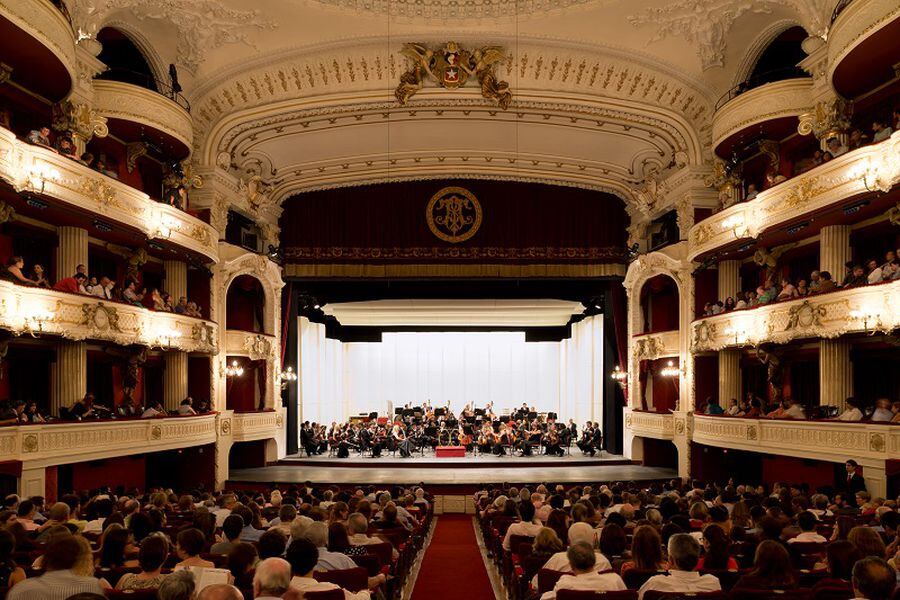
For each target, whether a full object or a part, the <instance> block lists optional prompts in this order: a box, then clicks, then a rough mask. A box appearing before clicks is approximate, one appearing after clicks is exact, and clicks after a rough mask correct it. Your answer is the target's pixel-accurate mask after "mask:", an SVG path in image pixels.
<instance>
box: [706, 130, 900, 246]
mask: <svg viewBox="0 0 900 600" xmlns="http://www.w3.org/2000/svg"><path fill="white" fill-rule="evenodd" d="M897 183H900V132H894V134H893V135H892V136H891V137H890V139H887V140H884V141H883V142H881V143H878V144H871V145H869V146H864V147H862V148H858V149H856V150H852V151H850V152H847V153H846V154H843V155H841V156H839V157H837V158H835V159H833V160H830V161H828V162H826V163H824V164H821V165H819V166H817V167H816V168H814V169H812V170H810V171H807V172H806V173H803V174H802V175H798V176H797V177H794V178H793V179H789V180H787V181H785V182H782V183H780V184H778V185H776V186H774V187H772V188H770V189H767V190H764V191H762V192H760V193H759V195H758V196H757V197H756V198H755V199H753V200H750V201H747V202H742V203H740V204H735V205H734V206H731V207H729V208H726V209H725V210H723V211H721V212H718V213H716V214H714V215H712V216H710V217H708V218H706V219H704V220H702V221H700V222H699V223H697V224H695V225H694V226H693V227H691V231H690V233H689V235H688V259H689V260H696V259H697V257H698V256H700V255H702V254H706V253H709V252H714V251H716V250H719V249H721V248H724V247H727V246H730V245H733V244H735V243H736V242H737V241H738V240H749V239H752V238H755V237H757V236H758V235H759V234H760V233H762V232H763V231H766V230H768V229H772V228H775V227H778V226H780V225H784V224H786V223H787V222H788V221H791V220H793V219H796V218H797V217H800V216H802V215H805V214H809V213H812V212H814V211H817V210H821V209H823V208H826V207H828V206H831V205H833V204H836V203H839V202H841V201H844V200H848V199H850V198H853V197H854V196H857V195H860V194H866V193H870V192H887V191H888V190H890V189H891V188H892V187H893V186H895V185H897Z"/></svg>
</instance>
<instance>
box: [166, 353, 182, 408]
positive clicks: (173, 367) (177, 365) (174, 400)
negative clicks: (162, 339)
mask: <svg viewBox="0 0 900 600" xmlns="http://www.w3.org/2000/svg"><path fill="white" fill-rule="evenodd" d="M165 361H166V362H165V373H164V374H163V405H164V406H165V407H166V410H177V409H178V405H179V404H181V401H182V400H184V399H185V397H186V396H187V395H188V355H187V353H186V352H180V351H177V350H176V351H171V352H166V353H165Z"/></svg>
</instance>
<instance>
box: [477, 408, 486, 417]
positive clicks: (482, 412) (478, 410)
mask: <svg viewBox="0 0 900 600" xmlns="http://www.w3.org/2000/svg"><path fill="white" fill-rule="evenodd" d="M475 416H476V417H483V416H484V409H483V408H476V409H475Z"/></svg>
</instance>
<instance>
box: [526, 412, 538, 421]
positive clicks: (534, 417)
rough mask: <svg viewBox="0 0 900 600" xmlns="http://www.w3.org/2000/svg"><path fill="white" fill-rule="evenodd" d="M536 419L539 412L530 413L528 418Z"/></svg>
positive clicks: (530, 419)
mask: <svg viewBox="0 0 900 600" xmlns="http://www.w3.org/2000/svg"><path fill="white" fill-rule="evenodd" d="M534 419H537V413H536V412H530V413H528V420H529V421H533V420H534Z"/></svg>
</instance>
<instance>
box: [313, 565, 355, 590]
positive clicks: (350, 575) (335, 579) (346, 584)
mask: <svg viewBox="0 0 900 600" xmlns="http://www.w3.org/2000/svg"><path fill="white" fill-rule="evenodd" d="M313 577H314V578H315V580H316V581H328V582H329V583H335V584H337V585H339V586H341V587H342V588H344V589H347V590H350V591H351V592H358V591H360V590H365V589H368V588H369V574H368V573H367V572H366V570H365V569H364V568H362V567H356V568H354V569H341V570H335V571H315V572H313Z"/></svg>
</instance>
